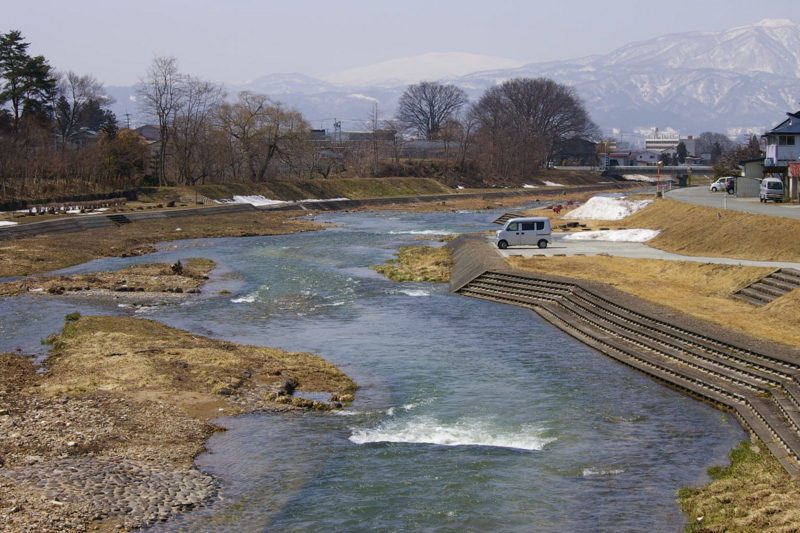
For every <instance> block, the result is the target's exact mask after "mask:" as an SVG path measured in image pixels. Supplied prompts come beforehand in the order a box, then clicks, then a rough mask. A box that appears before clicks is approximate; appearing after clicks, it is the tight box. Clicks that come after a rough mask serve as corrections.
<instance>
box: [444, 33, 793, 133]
mask: <svg viewBox="0 0 800 533" xmlns="http://www.w3.org/2000/svg"><path fill="white" fill-rule="evenodd" d="M525 76H527V77H540V76H543V77H548V78H552V79H554V80H556V81H559V82H561V83H567V84H569V85H572V86H574V87H575V88H576V90H577V91H578V93H579V94H580V95H581V97H582V98H583V99H584V100H585V101H586V104H587V108H588V110H589V112H590V113H591V115H592V118H593V119H594V120H595V122H597V123H598V124H599V125H600V126H601V127H603V128H604V129H611V128H616V129H620V130H626V131H629V132H631V131H635V130H637V129H647V128H652V127H654V126H661V127H662V129H665V128H672V129H674V130H677V131H680V132H681V133H684V134H692V133H694V134H699V133H702V132H703V131H709V130H711V131H719V132H728V133H730V134H738V133H747V132H751V133H756V132H762V131H763V130H764V129H765V128H768V127H770V126H771V125H773V124H774V123H775V122H777V121H780V120H781V119H782V118H783V116H784V114H785V112H786V111H795V110H796V109H797V108H800V104H798V102H799V101H800V25H798V24H795V23H793V22H791V21H788V20H764V21H761V22H759V23H758V24H755V25H752V26H742V27H739V28H733V29H730V30H726V31H722V32H692V33H683V34H673V35H666V36H664V37H658V38H655V39H652V40H649V41H643V42H639V43H632V44H628V45H625V46H623V47H621V48H619V49H617V50H615V51H613V52H611V53H610V54H607V55H604V56H589V57H584V58H579V59H575V60H570V61H557V62H549V63H532V64H529V65H525V66H523V67H521V68H517V69H511V70H496V71H490V72H479V73H475V74H471V75H468V76H465V77H462V78H459V79H456V80H453V81H452V83H454V84H457V85H459V86H460V87H463V88H465V89H466V90H468V91H469V92H470V93H471V94H480V93H481V92H482V91H484V90H485V89H487V88H488V87H490V86H492V85H495V84H497V83H501V82H502V81H504V80H506V79H510V78H514V77H525Z"/></svg>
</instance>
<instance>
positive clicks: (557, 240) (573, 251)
mask: <svg viewBox="0 0 800 533" xmlns="http://www.w3.org/2000/svg"><path fill="white" fill-rule="evenodd" d="M565 235H569V234H568V233H564V234H559V233H554V234H553V239H554V240H553V242H552V243H551V244H550V246H548V247H547V248H545V249H540V248H538V247H536V246H515V247H513V248H507V249H505V250H497V253H499V254H500V255H501V256H503V257H509V256H513V255H517V256H522V257H533V256H537V255H541V256H546V257H553V256H554V255H567V256H574V255H586V256H592V255H599V254H608V255H613V256H615V257H634V258H640V259H663V260H666V261H694V262H697V263H715V264H720V265H738V266H755V267H766V268H794V269H797V270H800V263H789V262H785V261H748V260H746V259H727V258H723V257H696V256H690V255H678V254H673V253H670V252H665V251H663V250H657V249H656V248H652V247H650V246H647V245H646V244H643V243H639V242H602V241H562V240H561V237H563V236H565ZM487 240H489V241H490V242H492V243H494V236H491V237H487ZM492 246H494V244H492Z"/></svg>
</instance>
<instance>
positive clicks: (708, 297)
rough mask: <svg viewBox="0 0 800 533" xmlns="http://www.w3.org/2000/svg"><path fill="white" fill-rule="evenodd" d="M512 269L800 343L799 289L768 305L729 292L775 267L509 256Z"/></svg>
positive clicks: (598, 257) (604, 258)
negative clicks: (579, 282) (596, 285)
mask: <svg viewBox="0 0 800 533" xmlns="http://www.w3.org/2000/svg"><path fill="white" fill-rule="evenodd" d="M507 262H508V264H509V265H510V266H511V267H512V268H516V269H520V270H528V271H532V272H542V273H546V274H554V275H558V276H566V277H571V278H577V279H586V280H593V281H599V282H602V283H606V284H608V285H611V286H613V287H616V288H618V289H620V290H622V291H625V292H627V293H630V294H633V295H635V296H638V297H640V298H642V299H645V300H649V301H651V302H653V303H655V304H658V305H663V306H665V307H668V308H670V309H672V310H673V311H676V312H678V313H682V314H685V315H688V316H691V317H693V318H696V319H699V320H704V321H706V322H709V323H712V324H717V325H719V326H723V327H726V328H730V329H734V330H738V331H741V332H742V333H746V334H749V335H752V336H754V337H759V338H763V339H768V340H773V341H776V342H781V343H783V344H788V345H790V346H795V347H800V328H791V327H787V321H791V322H794V323H798V322H800V295H799V294H797V293H798V291H795V292H794V293H791V294H789V295H786V296H784V297H783V298H781V300H779V301H776V302H774V303H772V304H770V305H768V306H766V307H760V308H759V307H754V306H752V305H750V304H747V303H744V302H740V301H738V300H733V299H731V298H730V295H731V294H733V293H734V292H736V291H737V290H739V289H741V288H742V287H744V286H746V285H748V284H750V283H752V282H754V281H756V280H757V279H759V278H761V277H763V276H765V275H766V274H768V273H769V272H771V271H772V269H769V268H755V267H739V266H734V265H716V264H705V263H695V262H689V261H659V260H656V259H631V258H623V257H608V256H594V257H543V256H537V257H531V258H520V257H511V258H509V259H508V260H507Z"/></svg>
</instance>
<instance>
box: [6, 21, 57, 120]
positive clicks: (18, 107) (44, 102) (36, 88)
mask: <svg viewBox="0 0 800 533" xmlns="http://www.w3.org/2000/svg"><path fill="white" fill-rule="evenodd" d="M28 46H29V44H28V43H26V42H23V40H22V34H21V33H20V32H19V31H16V30H13V31H9V32H8V33H6V34H4V35H0V77H2V84H0V104H2V105H5V104H6V103H10V105H11V115H12V117H13V121H12V131H13V132H16V131H18V130H19V125H20V121H21V119H22V117H24V116H41V115H42V114H44V113H47V112H48V111H49V102H51V101H52V96H53V94H54V91H55V88H56V79H55V77H54V76H53V69H52V67H50V65H48V64H47V61H46V60H45V58H44V57H43V56H36V57H31V56H29V55H28Z"/></svg>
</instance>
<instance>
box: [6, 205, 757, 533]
mask: <svg viewBox="0 0 800 533" xmlns="http://www.w3.org/2000/svg"><path fill="white" fill-rule="evenodd" d="M498 215H499V213H492V212H485V211H484V212H460V213H432V214H404V213H396V212H374V213H341V214H330V215H324V216H318V217H317V220H318V221H323V222H330V223H331V225H332V226H331V227H330V228H329V229H326V230H324V231H320V232H313V233H305V234H298V235H287V236H269V237H247V238H238V239H205V240H192V241H175V242H172V243H165V244H162V245H160V251H159V252H158V253H156V254H152V255H149V256H146V257H138V258H126V259H103V260H98V261H93V262H91V263H87V264H84V265H80V266H77V267H72V268H69V269H65V270H63V271H60V272H61V273H67V274H68V273H77V272H92V271H98V270H112V269H118V268H122V267H125V266H128V265H130V264H134V263H144V262H156V261H157V262H162V261H169V262H175V261H177V260H178V259H184V260H185V259H187V258H190V257H205V258H208V259H213V260H214V261H216V262H217V263H218V264H219V266H218V268H217V269H215V271H214V272H213V273H212V276H211V280H210V281H209V283H208V284H207V285H206V287H204V289H203V290H204V292H203V294H202V295H200V296H198V297H194V298H190V299H188V300H186V301H184V302H183V303H167V304H164V305H155V306H148V307H138V306H131V305H127V304H124V303H120V302H119V301H115V302H108V301H106V302H103V301H99V300H88V299H80V300H74V299H72V300H70V299H66V298H64V297H62V298H57V297H50V296H42V295H39V296H24V297H18V298H11V299H7V300H5V301H3V302H2V304H1V305H2V306H3V311H2V315H3V321H2V323H0V352H6V351H14V350H16V349H18V348H19V349H20V350H22V351H23V352H25V353H38V354H40V355H44V353H45V349H46V348H44V347H42V346H40V345H39V339H40V338H43V337H46V336H47V334H49V333H52V332H55V331H58V330H59V329H60V328H61V326H62V325H63V321H64V315H65V314H67V313H70V312H73V311H78V312H80V313H81V314H84V315H86V314H130V315H134V316H141V317H146V318H151V319H155V320H158V321H160V322H163V323H166V324H168V325H170V326H173V327H177V328H181V329H185V330H189V331H193V332H196V333H198V334H202V335H206V336H210V337H214V338H220V339H227V340H230V341H235V342H238V343H242V344H257V345H265V346H274V347H279V348H283V349H286V350H292V351H308V352H313V353H315V354H317V355H319V356H321V357H323V358H325V359H327V360H329V361H331V362H332V363H334V364H336V365H338V366H339V367H340V368H341V369H342V370H343V371H344V372H345V373H347V374H348V375H349V376H351V377H352V378H353V379H354V380H355V381H356V382H357V383H358V384H359V386H360V389H359V390H358V392H357V395H356V401H355V402H354V403H353V404H352V405H351V406H350V407H348V408H347V409H345V410H343V411H340V412H334V413H304V414H297V413H289V414H286V413H281V414H276V413H257V414H251V415H246V416H241V417H236V418H222V419H220V420H219V422H220V423H221V424H222V425H224V426H225V427H226V428H228V431H226V432H223V433H219V434H216V435H215V436H214V437H212V438H211V440H210V441H209V443H208V449H209V453H206V454H204V455H202V456H200V457H198V459H197V466H198V468H199V469H201V470H203V471H205V472H209V473H211V474H213V475H215V476H217V477H218V478H219V480H220V482H221V492H220V496H221V498H220V500H219V501H217V502H215V503H214V504H213V505H211V506H209V507H207V508H203V509H199V510H196V511H194V512H192V513H188V514H186V515H184V516H182V517H179V518H178V519H176V520H174V521H171V522H167V523H164V524H159V525H157V526H156V527H154V528H153V530H154V531H158V532H178V531H191V532H209V533H210V532H219V531H320V532H322V531H325V532H328V531H477V532H483V531H512V532H517V531H519V532H530V531H536V532H583V531H586V532H589V531H591V532H615V533H619V532H640V531H649V532H678V531H682V529H683V524H684V522H685V517H684V516H683V515H682V514H681V512H680V509H679V507H678V505H677V503H676V502H675V500H676V491H677V490H678V489H679V488H680V487H681V486H684V485H696V484H702V483H706V482H707V481H708V479H707V477H706V475H705V470H706V469H707V468H708V467H709V466H711V465H713V464H721V463H725V462H726V455H727V453H728V451H729V450H730V449H731V448H732V447H734V446H735V445H736V444H737V443H738V442H739V441H741V440H743V439H744V438H745V434H744V432H743V431H742V430H741V428H740V427H739V425H738V424H737V423H736V422H735V420H734V419H733V418H731V417H730V416H729V415H727V414H724V413H722V412H720V411H717V410H714V409H712V408H711V407H709V406H707V405H705V404H702V403H700V402H697V401H694V400H691V399H689V398H687V397H685V396H683V395H681V394H679V393H677V392H674V391H672V390H670V389H667V388H665V387H663V386H661V385H659V384H657V383H655V382H653V381H651V380H649V379H648V378H646V377H644V376H642V375H640V374H638V373H636V372H634V371H632V370H630V369H627V368H624V367H623V366H621V365H618V364H616V363H614V362H613V361H611V360H610V359H608V358H606V357H604V356H603V355H601V354H599V353H598V352H595V351H594V350H592V349H590V348H588V347H586V346H584V345H583V344H581V343H580V342H578V341H576V340H575V339H573V338H572V337H569V336H567V335H565V334H564V333H562V332H561V331H560V330H558V329H557V328H555V327H553V326H551V325H550V324H548V323H546V322H544V321H543V320H541V319H540V318H539V317H538V316H537V315H536V314H535V313H533V312H532V311H530V310H526V309H523V308H519V307H515V306H510V305H504V304H499V303H495V302H489V301H483V300H477V299H473V298H467V297H462V296H456V295H452V294H450V293H449V292H448V288H447V286H446V285H443V284H437V285H434V284H424V283H403V284H398V283H394V282H391V281H388V280H386V279H385V278H384V277H383V276H381V275H379V274H376V273H375V272H374V271H372V270H370V269H369V266H370V265H377V264H380V263H382V262H383V261H385V260H387V259H390V258H392V256H393V254H394V253H395V252H396V249H397V247H398V246H404V245H408V244H436V245H438V243H436V241H431V242H428V243H426V242H420V241H419V240H418V239H419V238H420V237H425V236H433V235H446V234H455V233H463V232H469V231H483V230H490V229H496V226H493V225H492V224H491V221H492V220H493V219H494V218H496V217H497V216H498ZM223 290H224V291H228V293H224V292H223V293H222V294H221V293H220V291H223ZM308 396H309V397H314V398H315V399H316V396H314V395H308ZM326 398H327V395H324V396H323V397H321V398H320V399H326Z"/></svg>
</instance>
